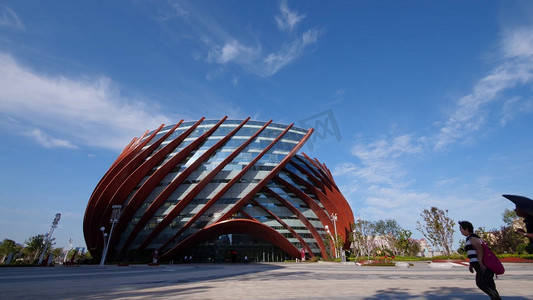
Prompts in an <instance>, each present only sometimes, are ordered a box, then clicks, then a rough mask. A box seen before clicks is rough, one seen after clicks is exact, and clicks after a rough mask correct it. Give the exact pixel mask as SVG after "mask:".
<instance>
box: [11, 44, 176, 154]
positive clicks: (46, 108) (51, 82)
mask: <svg viewBox="0 0 533 300" xmlns="http://www.w3.org/2000/svg"><path fill="white" fill-rule="evenodd" d="M0 65H1V66H2V68H0V90H1V91H2V93H0V111H1V113H0V114H1V115H4V116H6V118H5V119H4V120H7V121H3V123H4V125H7V126H12V128H10V129H11V131H15V132H18V133H20V134H22V135H26V136H31V137H32V138H33V139H35V140H36V141H38V142H39V143H40V144H41V145H43V146H45V147H67V148H73V147H75V146H74V145H90V146H97V147H104V148H112V149H116V150H122V149H123V147H124V145H126V144H127V143H128V142H129V141H130V140H131V139H132V138H133V137H135V136H140V135H141V134H142V133H143V132H144V131H145V130H152V129H155V128H157V127H158V126H159V125H161V124H162V123H169V122H170V119H169V118H168V117H167V116H165V115H163V114H161V113H158V112H157V111H155V109H156V108H154V107H153V106H152V107H148V106H147V105H145V104H144V103H143V102H140V101H137V100H131V99H126V98H124V97H123V96H121V95H120V93H119V91H118V90H117V88H116V87H115V86H114V85H113V83H112V82H111V80H110V79H108V78H105V77H101V78H93V79H91V78H82V79H71V78H66V77H62V76H48V75H42V74H37V73H36V72H34V71H33V70H31V69H29V68H26V67H23V66H21V65H19V64H18V63H17V62H16V61H15V60H14V59H13V58H12V57H10V56H9V55H6V54H2V53H0ZM10 120H11V121H10ZM13 120H16V122H14V121H13ZM45 132H46V133H45ZM52 135H53V136H54V137H51V136H52Z"/></svg>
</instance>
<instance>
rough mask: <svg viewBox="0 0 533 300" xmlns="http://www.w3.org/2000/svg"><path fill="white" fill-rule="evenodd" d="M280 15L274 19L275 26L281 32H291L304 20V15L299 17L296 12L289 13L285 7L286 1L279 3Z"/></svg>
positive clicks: (286, 6)
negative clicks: (276, 25)
mask: <svg viewBox="0 0 533 300" xmlns="http://www.w3.org/2000/svg"><path fill="white" fill-rule="evenodd" d="M279 9H280V13H281V15H278V16H276V17H275V19H276V24H278V28H279V29H281V30H287V31H292V30H293V29H294V28H295V27H296V25H298V23H300V22H301V21H302V20H303V19H305V15H300V14H298V13H297V12H294V11H291V10H290V9H289V7H288V5H287V1H286V0H284V1H281V3H280V7H279Z"/></svg>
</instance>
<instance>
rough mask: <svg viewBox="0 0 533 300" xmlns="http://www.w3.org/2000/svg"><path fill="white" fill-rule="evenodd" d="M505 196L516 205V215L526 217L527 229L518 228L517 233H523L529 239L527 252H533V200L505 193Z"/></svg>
mask: <svg viewBox="0 0 533 300" xmlns="http://www.w3.org/2000/svg"><path fill="white" fill-rule="evenodd" d="M503 196H504V197H505V198H507V199H509V200H511V201H512V202H513V203H514V204H515V205H516V207H515V209H514V211H515V212H516V215H517V216H519V217H521V218H524V223H525V224H526V230H524V229H523V228H518V229H517V230H516V233H518V234H520V235H523V236H525V237H527V238H528V239H529V245H528V247H527V248H526V251H527V253H529V254H533V200H531V199H529V198H527V197H524V196H516V195H503Z"/></svg>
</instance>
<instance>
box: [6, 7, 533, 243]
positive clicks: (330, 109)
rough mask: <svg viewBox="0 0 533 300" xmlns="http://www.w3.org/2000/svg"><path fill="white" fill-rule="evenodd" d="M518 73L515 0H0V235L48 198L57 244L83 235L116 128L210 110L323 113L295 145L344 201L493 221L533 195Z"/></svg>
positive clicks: (529, 27)
mask: <svg viewBox="0 0 533 300" xmlns="http://www.w3.org/2000/svg"><path fill="white" fill-rule="evenodd" d="M532 87H533V3H531V2H530V1H257V0H252V1H127V2H126V1H120V2H119V1H1V0H0V138H1V140H2V143H0V169H1V170H2V172H0V205H1V206H2V209H1V210H0V239H4V238H10V239H14V240H16V241H17V242H23V241H24V240H26V239H27V238H28V237H30V236H33V235H36V234H40V233H45V232H47V231H48V229H49V228H50V225H51V223H52V220H53V218H54V215H55V213H57V212H60V213H62V218H61V220H60V222H59V226H58V228H57V229H56V230H55V232H54V236H55V237H56V247H67V246H68V239H69V238H72V239H73V240H74V242H73V244H74V246H84V239H83V233H82V220H83V215H84V212H85V207H86V204H87V201H88V199H89V197H90V195H91V193H92V191H93V189H94V187H95V186H96V184H97V183H98V181H99V180H100V178H101V177H102V176H103V174H104V173H105V172H106V170H107V168H108V167H109V166H110V165H111V163H112V162H113V161H114V160H115V158H116V157H117V156H118V154H119V153H120V151H121V150H122V148H123V147H124V146H125V145H126V144H127V143H128V142H129V141H130V140H131V139H132V138H133V137H138V136H140V135H142V134H143V133H144V132H145V130H152V129H155V128H157V127H158V126H159V125H160V124H163V123H164V124H173V123H175V122H177V121H179V120H180V119H184V120H188V121H192V120H197V119H199V118H200V117H202V116H205V117H206V118H209V119H220V118H222V117H223V116H225V115H227V116H229V117H230V118H235V119H243V118H246V117H248V116H250V117H252V118H253V119H257V120H270V119H272V120H274V121H275V122H277V123H286V124H289V123H295V125H297V126H303V125H305V124H318V123H317V121H321V122H326V121H328V122H329V123H327V124H328V125H327V129H328V130H329V131H324V128H323V127H317V133H319V134H317V136H316V137H315V139H314V140H313V142H312V143H311V144H310V145H307V146H305V147H304V148H303V149H302V151H303V152H305V153H307V154H308V155H309V156H311V157H316V158H318V159H319V160H320V161H321V162H323V163H325V164H326V165H327V166H328V167H329V168H330V170H331V171H332V172H333V174H334V176H335V180H336V182H337V184H338V185H339V187H340V188H341V191H342V192H343V194H344V195H345V197H346V198H347V199H348V201H349V202H350V205H351V207H352V209H353V212H354V215H355V216H356V217H360V218H363V219H366V220H372V221H375V220H380V219H389V218H394V219H396V220H397V221H398V222H399V224H400V225H401V226H402V227H403V228H406V229H409V230H411V231H412V232H413V237H416V238H420V237H421V234H420V233H419V232H418V231H417V230H416V229H415V228H416V221H419V220H421V217H420V213H421V212H422V210H423V209H426V208H430V207H431V206H437V207H439V208H441V209H448V210H449V216H450V217H451V218H452V219H454V220H455V221H458V220H462V219H467V220H470V221H472V222H473V224H474V226H475V227H480V226H482V227H486V228H487V229H492V228H499V227H500V226H501V225H503V222H502V217H501V214H502V212H503V211H504V209H506V208H509V209H512V208H514V207H513V205H511V203H510V202H509V201H508V200H506V199H505V198H503V197H501V194H518V195H523V196H527V197H532V196H533V187H532V184H531V179H532V178H533V150H532V149H533V139H532V136H533V134H532V130H531V128H533V97H532V95H533V93H532ZM323 124H324V123H323ZM311 126H314V125H311ZM303 127H305V126H303ZM460 238H461V237H460V235H459V233H456V239H455V240H456V241H455V242H456V244H457V243H458V240H459V239H460Z"/></svg>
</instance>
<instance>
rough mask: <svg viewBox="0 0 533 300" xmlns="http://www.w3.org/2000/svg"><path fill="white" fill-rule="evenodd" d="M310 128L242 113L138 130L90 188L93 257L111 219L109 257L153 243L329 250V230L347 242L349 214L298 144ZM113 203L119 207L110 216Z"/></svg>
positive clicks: (174, 255) (311, 253)
mask: <svg viewBox="0 0 533 300" xmlns="http://www.w3.org/2000/svg"><path fill="white" fill-rule="evenodd" d="M312 133H313V129H301V128H297V127H295V126H293V125H292V124H291V125H282V124H276V123H273V122H272V121H268V122H261V121H252V120H250V119H249V118H248V119H246V120H228V119H227V118H223V119H222V120H205V119H204V118H202V119H200V120H198V121H196V122H183V121H181V122H179V123H177V124H175V125H172V126H164V125H161V127H160V128H158V129H157V130H154V131H152V132H146V133H145V134H144V135H143V136H142V137H141V138H138V139H134V140H133V141H132V142H131V143H130V144H129V145H128V146H126V148H125V149H124V150H123V151H122V153H121V154H120V155H119V157H118V158H117V160H116V161H115V162H114V163H113V164H112V165H111V167H110V168H109V170H108V171H107V173H106V174H105V175H104V177H103V178H102V179H101V180H100V182H99V183H98V185H97V186H96V188H95V190H94V192H93V194H92V195H91V198H90V200H89V203H88V205H87V209H86V211H85V217H84V221H83V229H84V235H85V241H86V243H87V246H88V249H89V251H90V252H91V254H92V255H93V257H95V258H98V257H101V255H102V253H103V250H104V235H103V234H102V233H103V232H104V231H106V232H107V231H109V229H110V228H112V232H111V233H110V236H109V241H108V243H109V245H108V249H109V250H108V252H107V256H106V257H107V260H109V261H128V262H130V261H147V260H148V259H149V257H150V256H151V255H152V253H154V251H155V250H157V251H158V253H159V260H160V261H171V260H174V261H178V260H179V261H180V260H181V259H182V258H183V257H184V256H185V255H186V256H188V257H192V260H193V261H196V262H207V261H238V260H242V258H243V257H244V256H247V257H248V258H249V259H250V260H252V261H282V260H285V259H294V258H300V257H301V255H302V253H304V252H305V255H306V256H307V258H310V257H315V256H319V257H324V258H325V257H327V256H328V254H329V256H333V255H335V254H334V253H335V251H334V250H333V249H334V248H333V243H332V241H331V238H330V237H332V236H333V234H334V233H335V231H336V232H337V234H338V235H339V236H340V237H341V238H342V240H343V241H344V244H345V248H348V247H349V243H348V241H347V240H348V239H347V238H348V235H349V234H350V232H351V229H350V227H351V225H352V224H353V222H354V218H353V214H352V211H351V209H350V206H349V205H348V203H347V201H346V199H345V198H344V197H343V196H342V194H341V193H340V191H339V189H338V188H337V186H336V184H335V182H334V181H333V177H332V175H331V173H330V171H329V170H328V169H327V168H326V166H325V165H324V164H322V163H320V162H319V161H318V160H316V159H311V158H309V157H307V156H306V155H305V154H298V151H299V150H300V149H301V148H302V146H303V145H304V144H305V142H306V141H307V140H308V139H309V137H310V136H311V134H312ZM113 208H115V209H113ZM113 210H115V211H120V213H121V214H120V216H118V215H117V216H114V218H116V219H117V221H116V223H114V224H110V219H112V213H113ZM102 227H105V228H106V229H105V230H101V228H102ZM328 228H329V229H330V233H329V235H328V230H327V229H328ZM334 229H335V231H334ZM328 236H329V237H328Z"/></svg>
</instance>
